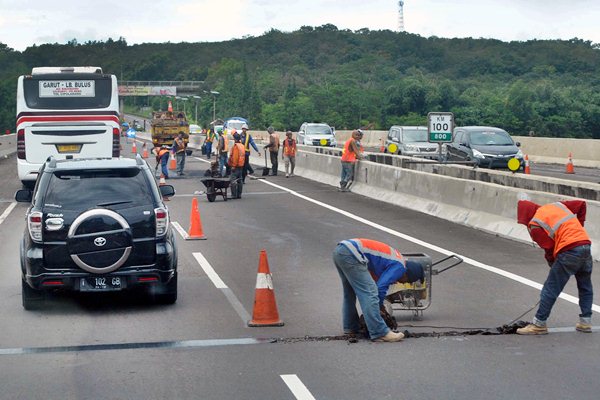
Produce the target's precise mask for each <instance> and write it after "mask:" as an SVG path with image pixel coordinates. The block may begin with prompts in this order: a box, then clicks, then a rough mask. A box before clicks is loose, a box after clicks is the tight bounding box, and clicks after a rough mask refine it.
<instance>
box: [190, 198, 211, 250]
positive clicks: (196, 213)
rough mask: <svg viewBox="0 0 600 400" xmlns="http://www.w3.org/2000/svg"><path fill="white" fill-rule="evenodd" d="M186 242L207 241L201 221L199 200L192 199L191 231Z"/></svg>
mask: <svg viewBox="0 0 600 400" xmlns="http://www.w3.org/2000/svg"><path fill="white" fill-rule="evenodd" d="M185 240H206V236H205V235H204V231H203V230H202V221H200V210H198V199H197V198H195V197H194V198H192V213H191V215H190V230H189V231H188V236H187V237H186V238H185Z"/></svg>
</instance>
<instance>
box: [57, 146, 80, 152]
mask: <svg viewBox="0 0 600 400" xmlns="http://www.w3.org/2000/svg"><path fill="white" fill-rule="evenodd" d="M56 148H57V149H58V152H59V153H79V152H80V151H81V145H80V144H57V145H56Z"/></svg>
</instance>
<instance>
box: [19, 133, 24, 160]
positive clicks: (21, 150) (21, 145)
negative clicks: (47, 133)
mask: <svg viewBox="0 0 600 400" xmlns="http://www.w3.org/2000/svg"><path fill="white" fill-rule="evenodd" d="M17 158H18V159H20V160H24V159H25V129H19V131H18V132H17Z"/></svg>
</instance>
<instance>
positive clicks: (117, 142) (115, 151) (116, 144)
mask: <svg viewBox="0 0 600 400" xmlns="http://www.w3.org/2000/svg"><path fill="white" fill-rule="evenodd" d="M120 155H121V132H120V131H119V128H113V146H112V156H113V157H119V156H120Z"/></svg>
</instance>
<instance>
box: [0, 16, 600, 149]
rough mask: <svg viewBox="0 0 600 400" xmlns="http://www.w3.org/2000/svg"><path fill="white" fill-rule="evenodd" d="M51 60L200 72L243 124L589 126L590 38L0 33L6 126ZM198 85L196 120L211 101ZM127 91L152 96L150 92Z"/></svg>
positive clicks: (1, 110)
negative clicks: (30, 42)
mask: <svg viewBox="0 0 600 400" xmlns="http://www.w3.org/2000/svg"><path fill="white" fill-rule="evenodd" d="M52 65H99V66H101V67H102V68H103V69H104V71H105V72H109V73H113V74H115V75H117V77H118V78H119V79H122V80H202V81H205V83H206V88H207V89H211V90H217V91H219V92H220V93H221V94H220V95H219V97H218V98H217V116H218V117H221V118H223V117H228V116H232V115H242V116H245V117H247V118H248V119H249V120H250V121H251V124H252V126H253V127H254V128H264V127H266V126H268V125H273V126H274V127H275V128H277V129H286V128H290V129H292V130H296V129H298V127H299V126H300V124H301V123H302V122H303V121H308V120H314V121H326V122H328V123H329V124H330V125H333V126H335V127H336V128H338V129H343V128H348V129H350V128H354V127H358V126H367V125H369V126H372V127H374V128H377V129H387V128H388V127H389V126H390V125H392V124H424V123H425V121H426V116H427V113H428V112H430V111H452V112H454V114H455V116H456V121H457V123H458V124H460V125H473V124H477V125H494V126H499V127H503V128H505V129H507V130H508V131H509V132H511V133H513V134H520V135H523V134H527V133H528V132H530V131H534V132H535V135H536V136H560V137H582V138H584V137H585V138H591V137H595V138H600V90H599V89H600V48H599V46H598V45H597V44H593V43H591V42H589V41H583V40H579V39H572V40H568V41H562V40H543V41H542V40H534V41H528V42H509V43H507V42H502V41H498V40H488V39H471V38H469V39H443V38H437V37H430V38H424V37H421V36H418V35H413V34H408V33H397V32H392V31H370V30H367V29H361V30H359V31H354V32H353V31H349V30H338V29H337V28H336V27H335V26H333V25H323V26H320V27H314V28H313V27H302V28H301V29H300V30H298V31H295V32H290V33H284V32H280V31H277V30H271V31H269V32H267V33H265V34H264V35H262V36H259V37H248V38H244V39H236V40H231V41H226V42H219V43H160V44H150V43H148V44H139V45H127V43H126V41H125V40H124V39H122V38H120V39H119V40H116V41H114V40H110V39H109V40H108V41H106V42H86V43H77V42H76V41H75V40H73V41H71V42H69V43H67V44H45V45H41V46H34V47H30V48H28V49H26V50H25V51H24V52H22V53H21V52H15V51H12V50H11V49H9V48H7V47H6V46H4V45H2V44H1V43H0V106H2V107H0V128H2V127H4V126H6V127H9V128H11V129H14V128H13V127H14V97H15V96H14V91H15V86H16V78H17V76H18V75H19V74H22V73H27V72H29V71H30V70H31V68H32V67H34V66H52ZM204 97H205V98H203V99H202V101H201V102H200V104H199V105H198V110H199V111H198V112H199V120H200V122H201V123H202V124H203V125H205V124H206V123H207V122H208V121H209V120H210V119H212V105H213V103H212V98H209V97H207V96H204ZM127 102H128V103H129V104H130V105H135V106H141V105H146V104H147V103H148V102H149V104H148V105H150V106H152V107H154V108H160V107H161V102H160V99H158V98H150V99H148V98H127ZM164 104H165V101H164V99H163V101H162V107H163V108H164Z"/></svg>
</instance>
